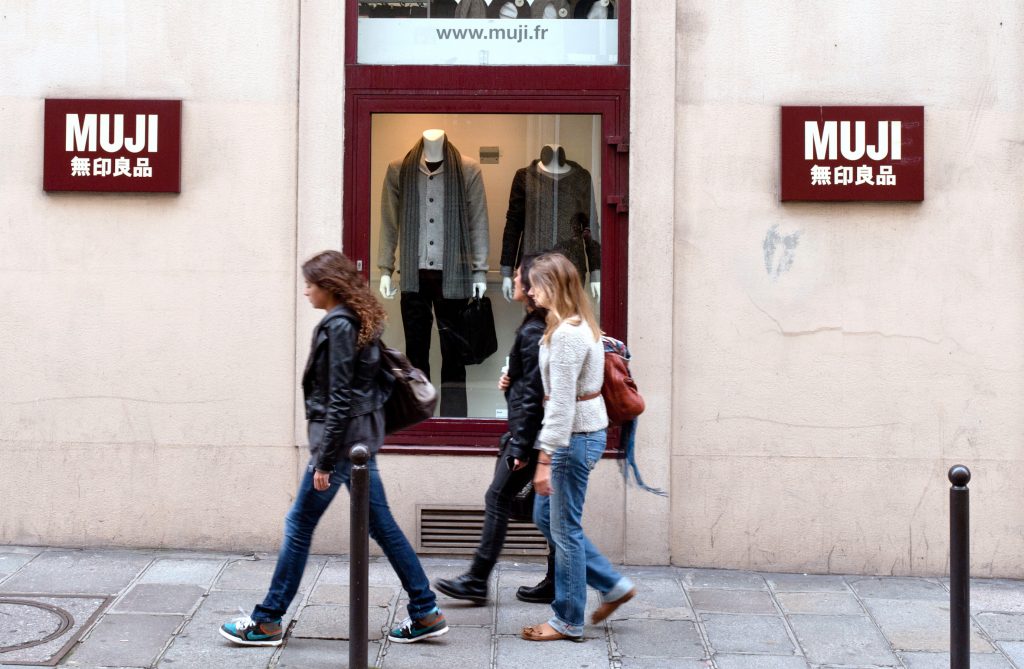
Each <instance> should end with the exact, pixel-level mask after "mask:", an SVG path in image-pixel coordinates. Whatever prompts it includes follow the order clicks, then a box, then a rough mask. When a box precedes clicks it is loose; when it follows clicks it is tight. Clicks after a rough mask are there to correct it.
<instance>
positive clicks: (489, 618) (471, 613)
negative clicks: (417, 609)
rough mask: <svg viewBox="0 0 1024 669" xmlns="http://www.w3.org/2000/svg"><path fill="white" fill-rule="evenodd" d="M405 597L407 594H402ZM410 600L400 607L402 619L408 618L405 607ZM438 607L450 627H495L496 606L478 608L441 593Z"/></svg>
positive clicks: (491, 604) (403, 601)
mask: <svg viewBox="0 0 1024 669" xmlns="http://www.w3.org/2000/svg"><path fill="white" fill-rule="evenodd" d="M402 594H403V595H404V594H405V593H402ZM407 603H408V600H407V599H405V598H403V599H402V601H401V604H400V605H399V609H398V610H399V612H400V613H401V616H400V617H401V618H404V617H405V616H406V609H405V606H406V604H407ZM437 606H438V607H439V608H440V609H441V610H442V611H443V612H444V615H445V617H446V618H447V619H448V624H449V625H474V626H477V627H480V626H483V627H487V628H488V629H490V628H491V627H493V626H494V604H493V602H492V603H489V604H485V605H484V606H477V605H475V604H473V603H472V602H467V601H466V600H464V599H452V598H451V597H446V596H444V595H442V594H440V593H438V595H437Z"/></svg>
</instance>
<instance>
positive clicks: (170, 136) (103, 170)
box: [43, 100, 181, 193]
mask: <svg viewBox="0 0 1024 669" xmlns="http://www.w3.org/2000/svg"><path fill="white" fill-rule="evenodd" d="M45 117H46V118H45V125H44V131H43V189H44V190H48V191H62V190H71V191H93V192H117V193H180V192H181V100H47V101H46V110H45Z"/></svg>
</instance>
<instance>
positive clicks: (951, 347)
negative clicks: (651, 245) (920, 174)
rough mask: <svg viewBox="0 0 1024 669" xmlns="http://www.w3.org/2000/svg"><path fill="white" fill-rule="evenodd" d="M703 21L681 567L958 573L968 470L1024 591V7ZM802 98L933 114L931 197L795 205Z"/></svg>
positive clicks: (682, 208) (688, 128)
mask: <svg viewBox="0 0 1024 669" xmlns="http://www.w3.org/2000/svg"><path fill="white" fill-rule="evenodd" d="M677 9H678V12H677V16H676V28H677V56H678V69H677V76H676V79H675V83H676V86H675V88H676V100H677V107H676V115H675V122H676V127H677V135H676V137H677V149H676V162H675V189H676V208H675V231H674V249H675V255H674V274H675V296H676V299H675V309H674V322H675V327H674V337H675V342H676V346H675V356H674V362H673V370H674V376H675V379H676V383H675V386H674V390H673V393H674V394H673V407H674V413H673V418H672V421H673V422H672V436H673V439H672V443H673V449H672V458H673V465H672V472H673V478H672V487H673V492H674V495H673V501H672V509H673V521H672V559H673V561H675V562H677V563H680V564H701V565H714V566H718V567H743V568H758V569H771V570H798V571H813V572H827V571H832V572H854V573H861V572H864V573H886V574H888V573H895V574H941V573H943V571H944V570H945V569H946V567H947V551H948V543H947V542H948V529H947V522H948V521H947V508H948V507H947V504H948V493H947V491H948V488H949V484H948V481H947V479H946V470H947V469H948V467H949V466H950V465H952V464H954V463H957V462H962V463H964V464H966V465H968V466H969V467H970V468H971V469H972V471H973V473H974V480H973V482H972V485H971V491H972V530H973V534H972V542H973V544H972V550H973V553H972V564H973V569H974V573H975V574H977V575H979V576H1016V577H1020V576H1024V557H1022V556H1024V532H1022V531H1021V526H1022V521H1024V515H1022V513H1021V508H1022V507H1024V492H1022V490H1024V488H1022V486H1021V485H1020V481H1021V480H1022V479H1024V454H1022V446H1021V444H1022V436H1024V435H1022V431H1024V414H1022V411H1021V406H1024V367H1022V346H1021V331H1022V324H1024V323H1022V320H1024V319H1022V316H1024V307H1022V305H1024V276H1022V269H1021V268H1022V266H1024V262H1022V260H1024V257H1022V256H1024V250H1022V249H1024V244H1022V242H1024V239H1022V236H1024V235H1022V225H1021V224H1022V222H1024V221H1022V211H1024V177H1022V175H1024V106H1022V101H1024V100H1022V98H1024V5H1022V4H1021V3H1019V2H1015V1H1013V0H999V1H996V2H990V3H985V4H983V5H977V4H973V5H964V4H957V3H934V2H925V1H921V0H911V1H908V2H899V3H891V2H881V1H869V2H859V3H805V2H798V1H796V0H787V1H784V2H776V3H757V2H731V3H722V2H712V1H710V0H709V1H699V0H686V1H681V2H679V3H678V6H677ZM787 104H788V105H819V104H820V105H833V104H843V105H896V104H907V105H924V108H925V132H926V135H925V147H926V148H925V156H926V157H925V169H926V175H925V200H924V202H922V203H903V204H810V203H787V204H781V203H780V202H779V183H778V161H779V139H778V134H779V133H778V128H779V106H780V105H787ZM780 238H787V239H788V240H789V241H790V245H791V246H792V250H791V251H790V252H789V253H788V256H786V257H783V256H784V255H785V254H786V249H785V248H784V247H785V244H784V243H780V242H778V240H779V239H780Z"/></svg>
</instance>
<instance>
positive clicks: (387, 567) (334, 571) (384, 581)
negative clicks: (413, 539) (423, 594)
mask: <svg viewBox="0 0 1024 669" xmlns="http://www.w3.org/2000/svg"><path fill="white" fill-rule="evenodd" d="M424 569H425V568H424ZM367 572H368V574H369V577H370V578H369V583H370V585H371V586H382V587H386V586H398V587H401V585H402V582H401V581H399V580H398V575H397V574H395V570H394V569H392V568H391V564H390V563H388V561H387V560H386V559H384V558H370V564H369V568H368V569H367ZM431 573H433V572H427V574H428V575H430V574H431ZM348 576H349V562H348V560H337V559H331V560H328V561H327V566H326V567H324V570H323V572H322V573H321V574H320V579H319V580H318V581H317V583H330V584H333V585H348V584H349V577H348Z"/></svg>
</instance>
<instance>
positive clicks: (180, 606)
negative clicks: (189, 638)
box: [114, 583, 205, 614]
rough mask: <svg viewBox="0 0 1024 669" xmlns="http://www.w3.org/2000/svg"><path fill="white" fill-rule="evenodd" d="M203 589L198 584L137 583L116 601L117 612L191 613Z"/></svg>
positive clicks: (203, 591) (115, 608)
mask: <svg viewBox="0 0 1024 669" xmlns="http://www.w3.org/2000/svg"><path fill="white" fill-rule="evenodd" d="M204 593H205V590H204V589H203V588H201V587H199V586H198V585H164V584H161V583H139V584H136V585H134V586H133V587H132V589H131V590H129V591H128V593H127V594H126V595H125V596H124V597H123V598H122V599H121V601H120V602H118V603H117V606H115V607H114V611H116V612H117V613H182V614H185V613H191V612H192V609H193V608H195V605H196V603H197V602H198V601H199V599H200V598H201V597H202V596H203V594H204Z"/></svg>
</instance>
